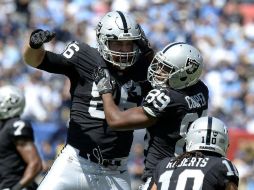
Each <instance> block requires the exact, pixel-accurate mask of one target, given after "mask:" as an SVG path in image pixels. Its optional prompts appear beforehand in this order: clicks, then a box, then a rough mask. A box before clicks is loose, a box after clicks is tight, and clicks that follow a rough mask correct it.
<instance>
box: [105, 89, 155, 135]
mask: <svg viewBox="0 0 254 190" xmlns="http://www.w3.org/2000/svg"><path fill="white" fill-rule="evenodd" d="M102 100H103V107H104V113H105V117H106V120H107V123H108V125H109V126H110V127H111V128H113V129H115V130H130V129H141V128H146V127H149V126H151V125H152V124H154V123H155V121H156V118H155V117H151V116H148V115H147V114H146V113H145V111H144V109H143V108H142V107H135V108H131V109H128V110H125V111H121V110H120V109H119V107H118V106H117V105H116V104H115V102H114V99H113V96H112V94H111V93H105V94H102Z"/></svg>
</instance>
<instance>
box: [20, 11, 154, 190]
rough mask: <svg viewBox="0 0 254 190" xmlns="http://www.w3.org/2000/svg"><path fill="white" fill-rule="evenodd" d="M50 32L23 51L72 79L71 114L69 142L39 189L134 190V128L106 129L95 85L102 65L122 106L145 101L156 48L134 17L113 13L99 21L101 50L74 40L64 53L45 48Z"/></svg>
mask: <svg viewBox="0 0 254 190" xmlns="http://www.w3.org/2000/svg"><path fill="white" fill-rule="evenodd" d="M54 36H55V34H54V33H53V32H50V31H43V30H40V29H38V30H35V31H33V32H32V33H31V36H30V41H29V44H28V45H27V47H26V49H25V52H24V59H25V61H26V63H27V64H29V65H31V66H33V67H35V68H37V69H40V70H44V71H47V72H50V73H57V74H63V75H65V76H67V77H68V78H69V79H70V82H71V88H70V94H71V100H72V105H71V113H70V122H69V128H68V136H67V143H66V146H65V148H64V149H63V151H62V153H61V154H60V155H59V156H58V158H57V159H56V161H55V162H54V164H53V166H52V167H51V169H50V170H49V172H48V174H47V175H46V177H45V178H44V179H43V181H42V183H41V184H40V186H39V188H38V189H39V190H44V189H47V190H65V189H66V190H69V189H72V190H78V189H82V190H85V189H98V190H100V189H107V190H108V189H121V190H130V189H131V187H130V178H129V174H128V172H127V165H126V161H127V157H128V155H129V152H130V148H131V144H132V140H133V131H124V132H119V131H114V130H112V129H111V128H109V127H108V125H107V122H106V120H105V115H104V111H103V104H102V99H101V97H100V95H99V93H98V89H97V86H96V84H95V75H94V74H95V71H97V69H98V67H102V68H107V69H108V70H109V71H110V74H111V76H112V77H113V78H114V79H115V81H116V83H115V87H116V91H115V94H114V99H115V101H116V102H117V104H118V105H119V107H121V109H123V110H124V109H128V108H131V107H134V106H138V105H140V104H141V101H142V97H143V96H144V94H145V93H146V92H145V91H146V88H149V85H147V84H149V83H146V72H147V69H148V66H149V64H150V62H151V58H152V57H153V50H152V49H151V48H150V46H149V43H148V40H147V39H146V37H145V36H144V32H143V31H142V29H141V27H140V25H139V24H138V23H137V22H136V21H135V19H134V18H133V17H131V16H130V15H128V14H126V13H123V12H120V11H113V12H109V13H107V14H106V15H105V16H104V17H102V19H101V20H100V22H99V23H98V25H97V28H96V39H97V42H98V48H92V47H90V46H89V45H88V44H86V43H81V42H77V41H73V42H72V43H70V44H69V45H68V46H67V47H66V49H65V50H64V51H63V53H61V54H56V53H53V52H50V51H46V50H45V49H44V47H43V44H44V43H45V42H49V41H51V40H52V39H53V38H54Z"/></svg>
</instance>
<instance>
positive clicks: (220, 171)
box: [153, 155, 239, 190]
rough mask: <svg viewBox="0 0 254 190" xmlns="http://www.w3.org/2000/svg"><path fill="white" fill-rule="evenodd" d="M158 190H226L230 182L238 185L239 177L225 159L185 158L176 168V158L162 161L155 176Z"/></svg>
mask: <svg viewBox="0 0 254 190" xmlns="http://www.w3.org/2000/svg"><path fill="white" fill-rule="evenodd" d="M153 180H154V182H155V183H156V185H157V189H158V190H160V189H168V190H175V189H202V190H224V189H225V187H226V184H227V183H228V182H233V183H235V184H236V185H238V181H239V175H238V171H237V169H236V167H235V166H234V165H233V163H232V162H231V161H230V160H228V159H226V158H225V157H217V156H212V155H207V156H205V157H204V158H196V157H191V158H184V159H183V160H182V161H181V162H180V164H179V165H178V166H177V167H176V168H175V162H174V158H166V159H164V160H163V161H161V162H160V163H159V164H158V165H157V167H156V169H155V171H154V175H153Z"/></svg>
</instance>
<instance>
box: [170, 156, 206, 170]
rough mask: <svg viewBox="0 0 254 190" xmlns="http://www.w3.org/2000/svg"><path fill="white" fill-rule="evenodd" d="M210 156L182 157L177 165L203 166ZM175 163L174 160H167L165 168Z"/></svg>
mask: <svg viewBox="0 0 254 190" xmlns="http://www.w3.org/2000/svg"><path fill="white" fill-rule="evenodd" d="M209 159H210V158H196V157H193V158H191V159H189V158H184V159H183V160H182V161H181V163H180V164H178V165H177V167H197V168H198V167H205V166H206V165H207V163H208V161H209ZM175 164H176V161H174V162H172V161H171V162H169V163H168V165H167V166H166V168H168V169H170V168H174V167H175Z"/></svg>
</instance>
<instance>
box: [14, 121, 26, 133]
mask: <svg viewBox="0 0 254 190" xmlns="http://www.w3.org/2000/svg"><path fill="white" fill-rule="evenodd" d="M25 125H26V124H25V122H24V121H21V120H20V121H16V122H15V123H13V127H14V128H16V129H15V131H14V135H15V136H18V135H21V134H22V129H23V128H24V127H25Z"/></svg>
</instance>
